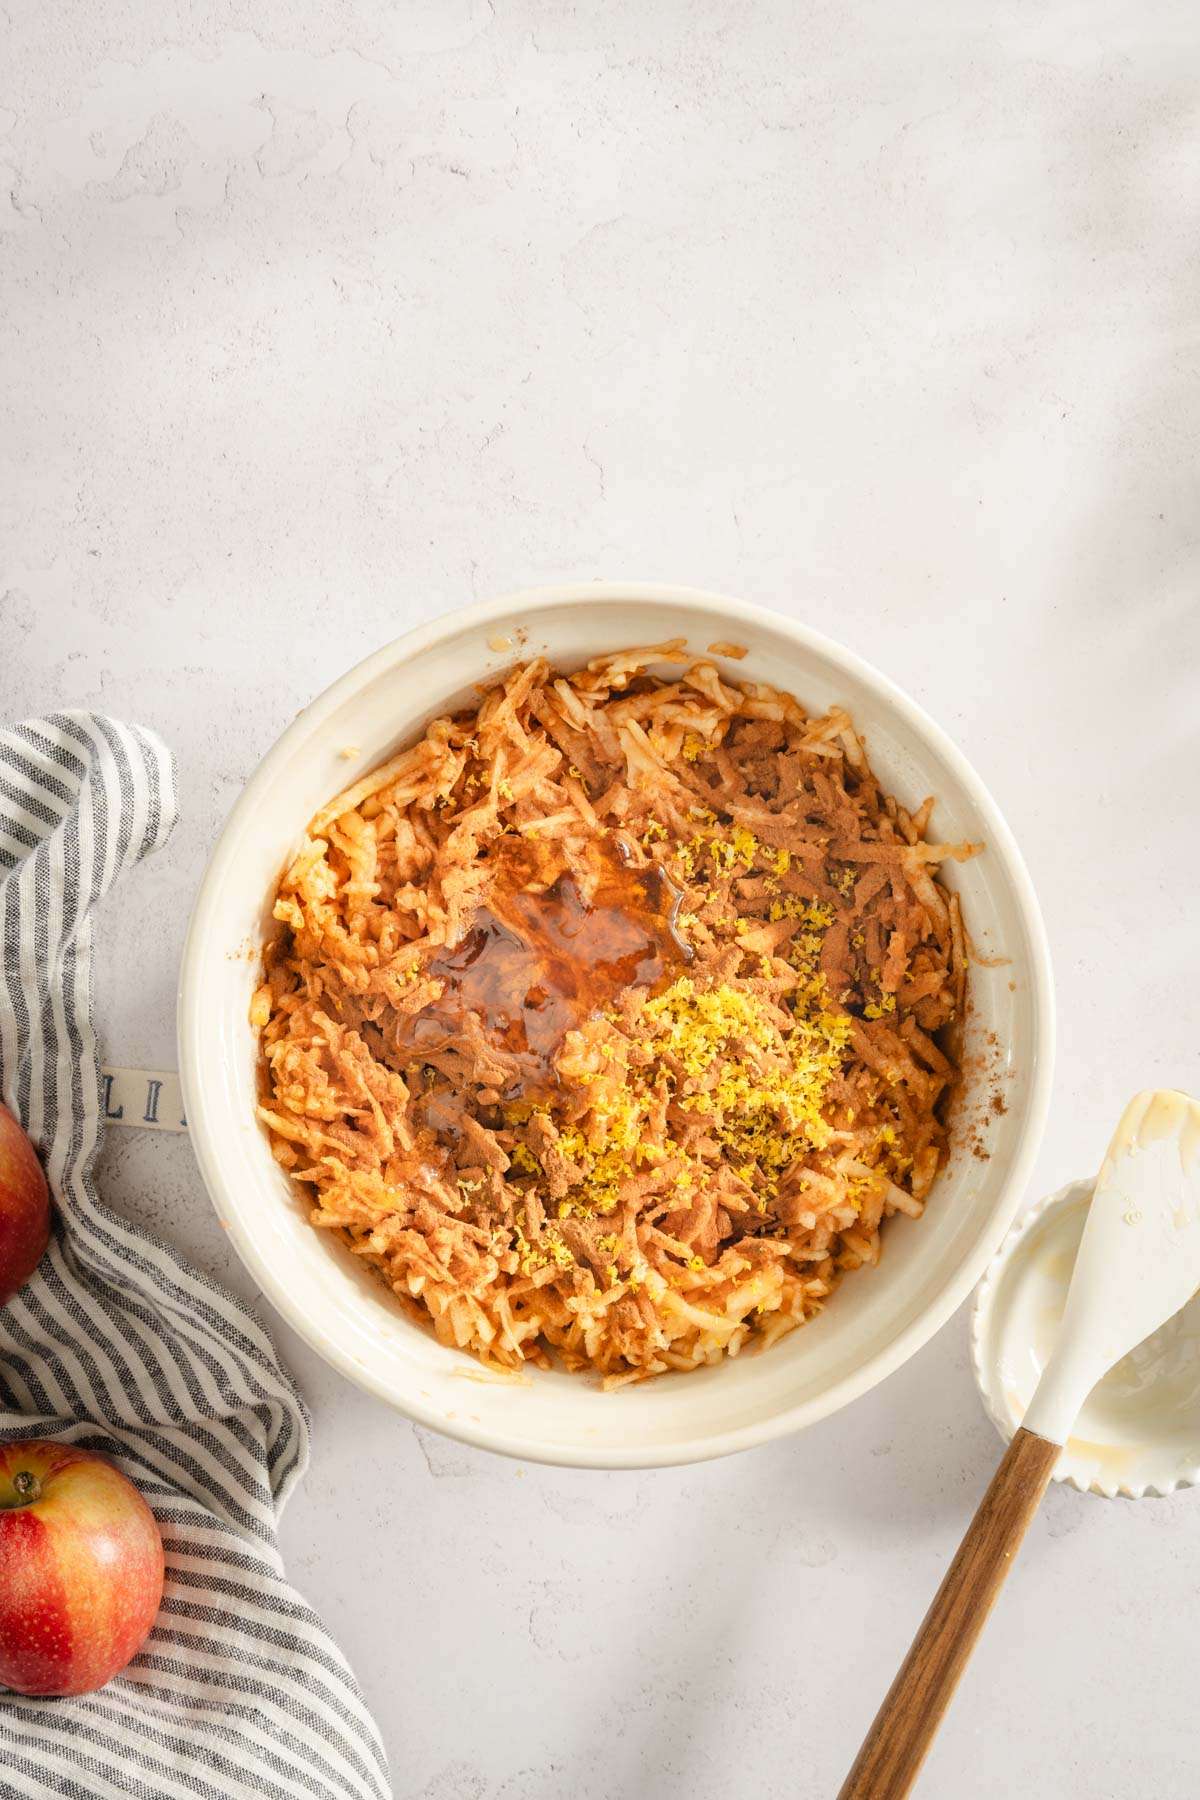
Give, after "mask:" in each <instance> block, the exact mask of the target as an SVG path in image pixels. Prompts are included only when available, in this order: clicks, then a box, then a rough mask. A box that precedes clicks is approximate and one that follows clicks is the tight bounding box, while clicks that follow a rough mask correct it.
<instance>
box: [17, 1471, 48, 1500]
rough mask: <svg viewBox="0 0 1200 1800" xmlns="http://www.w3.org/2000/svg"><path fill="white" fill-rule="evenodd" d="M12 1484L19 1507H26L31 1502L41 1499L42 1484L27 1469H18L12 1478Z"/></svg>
mask: <svg viewBox="0 0 1200 1800" xmlns="http://www.w3.org/2000/svg"><path fill="white" fill-rule="evenodd" d="M12 1484H13V1487H14V1489H15V1490H16V1494H17V1503H18V1505H20V1506H27V1505H28V1504H29V1502H30V1501H31V1500H39V1499H40V1498H41V1494H42V1484H41V1482H40V1481H39V1480H38V1478H37V1476H36V1475H34V1474H32V1473H31V1472H30V1470H28V1469H18V1470H17V1472H16V1474H15V1475H14V1476H13V1478H12Z"/></svg>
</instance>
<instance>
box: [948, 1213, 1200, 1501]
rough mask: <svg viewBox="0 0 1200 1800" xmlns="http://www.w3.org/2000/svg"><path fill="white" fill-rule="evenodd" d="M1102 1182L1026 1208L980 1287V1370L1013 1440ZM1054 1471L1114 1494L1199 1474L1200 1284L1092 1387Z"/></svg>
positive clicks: (1184, 1481) (997, 1418)
mask: <svg viewBox="0 0 1200 1800" xmlns="http://www.w3.org/2000/svg"><path fill="white" fill-rule="evenodd" d="M1092 1186H1093V1184H1092V1182H1090V1181H1072V1182H1069V1183H1068V1184H1067V1186H1066V1187H1063V1188H1060V1189H1059V1190H1058V1192H1057V1193H1055V1194H1050V1195H1049V1196H1048V1197H1047V1198H1046V1199H1045V1200H1043V1201H1041V1202H1040V1204H1039V1205H1037V1206H1034V1207H1032V1208H1031V1209H1030V1210H1029V1211H1028V1212H1027V1213H1025V1214H1024V1216H1023V1217H1022V1218H1021V1219H1019V1220H1018V1221H1017V1223H1016V1225H1014V1226H1013V1228H1012V1230H1011V1231H1010V1232H1009V1234H1008V1236H1007V1237H1006V1238H1005V1240H1004V1242H1003V1243H1002V1244H1001V1246H1000V1248H999V1250H998V1251H997V1252H996V1254H995V1256H994V1257H993V1258H992V1261H991V1263H990V1264H989V1266H988V1270H987V1273H986V1275H985V1276H984V1278H983V1281H982V1282H981V1283H980V1285H979V1290H978V1292H977V1294H976V1296H975V1305H974V1310H973V1314H972V1321H971V1358H972V1363H973V1365H974V1370H975V1380H976V1383H977V1385H978V1387H979V1392H980V1394H981V1395H982V1396H983V1403H984V1405H985V1407H986V1408H987V1411H988V1415H989V1417H990V1418H991V1420H992V1422H993V1424H994V1425H995V1426H996V1428H997V1430H998V1431H999V1432H1000V1435H1001V1437H1003V1438H1005V1439H1006V1440H1007V1439H1008V1438H1011V1437H1012V1435H1013V1432H1014V1431H1015V1430H1016V1429H1017V1426H1018V1425H1020V1423H1021V1421H1022V1419H1023V1418H1024V1416H1025V1410H1026V1407H1027V1406H1028V1404H1029V1401H1030V1399H1031V1398H1032V1396H1033V1391H1034V1389H1035V1388H1036V1386H1037V1383H1038V1380H1039V1377H1040V1376H1041V1372H1042V1369H1043V1368H1044V1366H1045V1363H1046V1359H1047V1357H1048V1356H1049V1354H1050V1351H1051V1350H1052V1348H1053V1346H1054V1342H1055V1339H1056V1338H1057V1335H1058V1329H1059V1325H1060V1323H1061V1321H1062V1314H1063V1307H1064V1305H1065V1304H1066V1298H1067V1288H1068V1286H1069V1284H1070V1280H1071V1271H1072V1269H1073V1268H1074V1266H1075V1256H1076V1252H1077V1251H1078V1249H1079V1240H1080V1238H1081V1236H1082V1235H1083V1224H1084V1220H1085V1218H1086V1216H1087V1209H1088V1203H1089V1201H1090V1200H1091V1194H1092ZM1054 1479H1055V1480H1056V1481H1066V1482H1069V1483H1070V1484H1071V1486H1072V1487H1074V1488H1078V1489H1079V1491H1080V1493H1091V1494H1100V1495H1102V1496H1103V1497H1104V1498H1105V1499H1108V1500H1113V1499H1115V1498H1116V1497H1117V1495H1118V1494H1120V1495H1123V1496H1124V1497H1125V1498H1126V1499H1129V1500H1140V1499H1141V1498H1142V1497H1143V1496H1144V1495H1146V1494H1153V1495H1156V1496H1160V1497H1161V1496H1163V1495H1166V1494H1173V1493H1174V1492H1175V1491H1176V1490H1177V1489H1178V1488H1187V1487H1194V1486H1196V1485H1197V1483H1200V1295H1197V1296H1196V1297H1195V1298H1193V1299H1192V1300H1190V1301H1189V1302H1188V1304H1187V1305H1186V1306H1185V1307H1184V1308H1183V1309H1182V1311H1180V1312H1178V1313H1176V1315H1175V1317H1174V1318H1173V1319H1169V1320H1168V1321H1167V1323H1166V1324H1165V1325H1163V1326H1162V1327H1161V1328H1160V1329H1159V1330H1158V1331H1156V1332H1154V1333H1153V1334H1152V1335H1151V1336H1150V1337H1148V1338H1147V1339H1146V1341H1145V1342H1144V1343H1142V1344H1139V1345H1138V1347H1137V1349H1136V1350H1133V1351H1131V1352H1130V1354H1129V1355H1128V1356H1126V1357H1123V1358H1122V1359H1121V1361H1120V1362H1119V1363H1118V1364H1117V1365H1116V1367H1115V1368H1113V1369H1110V1370H1109V1372H1108V1374H1107V1375H1106V1376H1105V1377H1104V1379H1103V1381H1101V1382H1100V1384H1099V1385H1098V1386H1097V1387H1096V1388H1095V1389H1093V1391H1092V1393H1091V1394H1090V1395H1089V1396H1088V1399H1087V1401H1086V1403H1085V1405H1084V1407H1083V1409H1082V1411H1081V1412H1080V1414H1079V1418H1078V1420H1077V1421H1076V1425H1075V1429H1074V1431H1073V1433H1072V1435H1071V1436H1070V1437H1069V1438H1068V1440H1067V1443H1066V1446H1065V1447H1064V1449H1063V1453H1062V1455H1061V1456H1060V1457H1059V1459H1058V1464H1057V1466H1056V1468H1055V1471H1054Z"/></svg>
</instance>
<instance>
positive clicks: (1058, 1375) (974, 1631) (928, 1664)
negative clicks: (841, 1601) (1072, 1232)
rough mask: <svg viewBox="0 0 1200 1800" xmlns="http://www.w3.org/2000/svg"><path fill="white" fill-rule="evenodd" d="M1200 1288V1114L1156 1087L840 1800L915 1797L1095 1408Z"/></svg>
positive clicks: (1108, 1180) (1135, 1121) (1111, 1166)
mask: <svg viewBox="0 0 1200 1800" xmlns="http://www.w3.org/2000/svg"><path fill="white" fill-rule="evenodd" d="M1198 1288H1200V1103H1197V1102H1196V1101H1195V1100H1190V1099H1189V1098H1188V1096H1187V1095H1186V1094H1177V1093H1174V1092H1172V1091H1171V1090H1170V1089H1165V1088H1164V1089H1157V1090H1155V1091H1152V1092H1147V1093H1143V1094H1138V1095H1137V1096H1136V1098H1134V1099H1133V1100H1131V1101H1130V1102H1129V1105H1128V1106H1127V1107H1126V1108H1125V1111H1124V1113H1123V1114H1122V1116H1121V1123H1120V1124H1119V1125H1118V1126H1117V1129H1116V1134H1115V1135H1114V1137H1113V1140H1112V1143H1111V1144H1110V1145H1109V1147H1108V1155H1107V1156H1106V1157H1105V1159H1104V1163H1103V1166H1102V1167H1101V1170H1100V1174H1099V1176H1098V1177H1097V1180H1096V1190H1095V1193H1094V1195H1093V1197H1092V1203H1091V1206H1090V1208H1089V1210H1088V1217H1087V1223H1086V1225H1085V1227H1084V1232H1083V1240H1082V1242H1081V1243H1080V1246H1079V1255H1078V1257H1077V1259H1076V1262H1075V1270H1074V1273H1073V1275H1072V1277H1071V1286H1070V1291H1069V1292H1068V1294H1067V1305H1066V1310H1065V1312H1064V1314H1063V1320H1062V1325H1061V1327H1060V1330H1059V1335H1058V1341H1057V1343H1056V1345H1055V1347H1054V1353H1053V1355H1052V1356H1051V1358H1050V1360H1049V1362H1048V1363H1047V1364H1046V1367H1045V1369H1044V1370H1043V1372H1042V1378H1041V1380H1040V1382H1039V1383H1038V1386H1037V1390H1036V1392H1035V1393H1034V1396H1033V1399H1032V1400H1031V1401H1030V1403H1029V1408H1028V1411H1027V1412H1026V1414H1025V1419H1024V1423H1023V1424H1022V1425H1021V1427H1020V1429H1019V1430H1018V1431H1017V1433H1016V1435H1015V1437H1014V1438H1013V1440H1012V1442H1011V1444H1010V1445H1009V1447H1008V1449H1007V1451H1006V1452H1005V1454H1004V1458H1003V1460H1002V1462H1001V1464H1000V1467H999V1468H998V1469H997V1471H996V1473H995V1475H994V1477H993V1478H992V1484H991V1486H990V1487H989V1488H988V1491H987V1493H986V1494H985V1495H984V1497H983V1499H982V1500H981V1502H980V1504H979V1510H978V1511H977V1512H976V1514H975V1517H974V1519H973V1520H972V1521H971V1524H970V1526H969V1527H968V1530H967V1534H966V1536H965V1537H964V1538H963V1541H962V1543H961V1544H960V1545H959V1549H958V1554H957V1556H956V1557H955V1558H954V1561H953V1562H952V1563H951V1565H950V1568H949V1570H948V1572H947V1574H946V1578H945V1580H944V1581H943V1582H942V1585H941V1587H940V1588H939V1589H938V1591H937V1594H936V1596H935V1598H934V1602H933V1605H932V1606H931V1607H930V1609H929V1611H928V1613H927V1614H926V1615H925V1619H924V1622H923V1623H922V1625H921V1628H920V1630H919V1631H918V1632H917V1635H916V1637H915V1639H914V1640H913V1644H912V1648H911V1649H910V1650H909V1653H908V1656H907V1657H906V1658H905V1661H904V1664H903V1666H902V1667H901V1669H900V1673H899V1674H898V1675H897V1677H896V1679H895V1681H894V1682H893V1683H892V1685H891V1688H890V1689H889V1691H888V1695H887V1698H886V1699H885V1701H884V1703H883V1705H882V1706H881V1707H880V1709H879V1712H878V1713H877V1715H876V1717H875V1722H874V1724H873V1725H872V1726H871V1729H870V1731H869V1733H868V1734H867V1738H866V1741H865V1743H864V1744H863V1747H862V1749H861V1750H860V1751H859V1753H858V1757H857V1760H856V1761H855V1764H854V1767H853V1768H852V1769H851V1771H850V1773H849V1775H848V1776H847V1777H846V1780H845V1783H844V1784H843V1786H842V1789H841V1792H840V1794H839V1796H838V1800H900V1797H901V1796H903V1795H905V1794H907V1793H908V1792H909V1790H910V1789H911V1787H912V1784H913V1782H914V1781H915V1780H916V1778H917V1773H918V1771H919V1769H920V1767H921V1763H922V1761H923V1760H924V1757H925V1753H926V1751H927V1750H928V1749H929V1746H930V1744H931V1743H932V1741H933V1736H934V1733H935V1732H936V1730H937V1728H938V1726H939V1724H940V1723H941V1720H942V1715H943V1714H944V1712H945V1710H946V1707H947V1706H948V1705H949V1703H950V1698H951V1695H952V1694H953V1693H954V1689H955V1687H956V1686H957V1684H958V1680H959V1677H960V1676H961V1674H962V1672H963V1670H964V1668H965V1667H966V1664H967V1659H968V1657H969V1656H970V1654H971V1651H972V1650H973V1649H974V1647H975V1642H976V1639H977V1638H978V1636H979V1633H980V1632H981V1631H982V1629H983V1625H984V1621H985V1620H986V1618H987V1616H988V1613H989V1612H990V1611H991V1609H992V1605H993V1603H994V1602H995V1599H996V1596H997V1594H998V1593H999V1591H1000V1585H1001V1583H1002V1582H1003V1580H1004V1577H1005V1576H1006V1575H1007V1573H1008V1571H1009V1568H1010V1566H1011V1564H1012V1559H1013V1557H1014V1556H1015V1555H1016V1553H1017V1550H1018V1548H1019V1547H1020V1544H1021V1540H1022V1538H1023V1537H1024V1536H1025V1532H1026V1530H1027V1528H1028V1525H1029V1521H1030V1520H1031V1519H1032V1517H1033V1515H1034V1513H1035V1512H1036V1511H1037V1509H1038V1506H1039V1505H1040V1503H1041V1498H1042V1495H1043V1494H1044V1493H1045V1491H1046V1487H1047V1484H1048V1482H1049V1480H1050V1476H1051V1474H1052V1473H1053V1470H1054V1465H1055V1463H1056V1462H1057V1461H1058V1455H1059V1451H1060V1450H1061V1448H1062V1446H1063V1444H1065V1443H1066V1441H1067V1438H1068V1436H1069V1435H1070V1431H1071V1427H1072V1425H1073V1424H1074V1423H1075V1419H1076V1417H1077V1415H1078V1413H1079V1410H1080V1408H1081V1407H1082V1405H1083V1403H1084V1401H1085V1400H1086V1399H1087V1397H1088V1395H1089V1394H1090V1392H1091V1391H1092V1389H1093V1388H1094V1387H1095V1385H1096V1383H1097V1382H1098V1381H1099V1380H1100V1379H1101V1377H1102V1376H1104V1375H1105V1374H1107V1372H1108V1370H1109V1369H1111V1368H1112V1366H1113V1364H1114V1363H1116V1362H1119V1361H1120V1360H1121V1358H1122V1357H1123V1356H1125V1355H1127V1354H1128V1352H1129V1351H1130V1350H1133V1349H1134V1348H1136V1346H1137V1345H1138V1344H1140V1343H1141V1342H1142V1340H1143V1339H1144V1338H1148V1337H1149V1336H1150V1334H1151V1332H1152V1331H1157V1329H1158V1327H1159V1326H1160V1325H1163V1324H1165V1323H1166V1321H1167V1320H1168V1319H1169V1318H1170V1317H1171V1316H1172V1314H1173V1313H1177V1312H1178V1311H1179V1309H1180V1307H1181V1306H1183V1305H1184V1304H1185V1302H1186V1301H1188V1300H1190V1299H1191V1297H1192V1295H1193V1294H1194V1293H1195V1292H1196V1290H1197V1289H1198Z"/></svg>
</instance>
